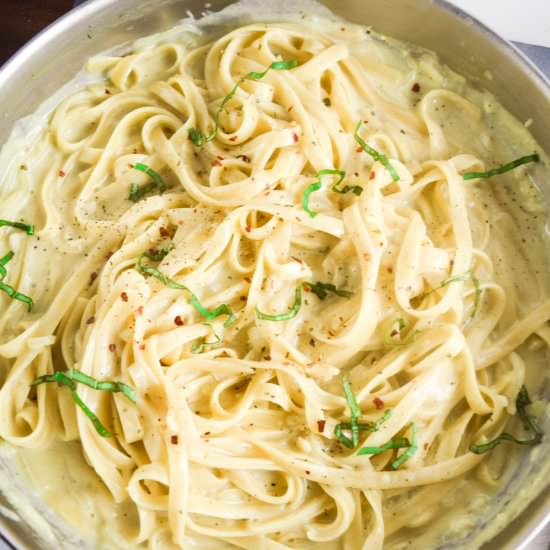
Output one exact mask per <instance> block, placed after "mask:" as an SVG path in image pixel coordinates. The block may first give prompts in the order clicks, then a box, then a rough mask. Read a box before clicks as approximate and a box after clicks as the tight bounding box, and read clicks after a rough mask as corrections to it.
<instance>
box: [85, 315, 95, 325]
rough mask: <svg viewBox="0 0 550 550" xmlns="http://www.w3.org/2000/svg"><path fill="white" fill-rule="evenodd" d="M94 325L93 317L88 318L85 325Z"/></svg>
mask: <svg viewBox="0 0 550 550" xmlns="http://www.w3.org/2000/svg"><path fill="white" fill-rule="evenodd" d="M94 323H95V317H89V318H88V320H87V321H86V324H87V325H93V324H94Z"/></svg>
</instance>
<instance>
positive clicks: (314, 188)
mask: <svg viewBox="0 0 550 550" xmlns="http://www.w3.org/2000/svg"><path fill="white" fill-rule="evenodd" d="M323 176H338V181H337V182H336V183H335V184H334V185H333V186H332V188H331V189H332V191H334V192H335V193H340V194H344V193H347V192H349V191H353V192H354V193H355V194H356V195H357V196H359V195H360V194H361V193H362V192H363V188H362V187H359V186H358V185H346V186H344V187H343V188H339V187H338V186H339V185H340V184H341V183H342V181H343V180H344V178H345V177H346V173H345V172H344V171H343V170H329V169H326V170H319V172H317V175H316V176H315V177H316V178H317V181H316V182H314V183H312V184H311V185H308V186H307V187H306V190H305V191H304V195H303V197H302V206H303V208H304V210H305V211H306V212H307V213H308V214H309V216H310V217H311V218H314V217H315V216H317V214H318V213H317V212H314V211H313V210H311V209H310V208H309V196H310V195H311V193H314V192H315V191H319V189H321V186H322V181H321V180H322V178H323Z"/></svg>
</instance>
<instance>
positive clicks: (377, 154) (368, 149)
mask: <svg viewBox="0 0 550 550" xmlns="http://www.w3.org/2000/svg"><path fill="white" fill-rule="evenodd" d="M362 124H363V123H362V122H361V121H359V122H358V123H357V126H356V127H355V132H354V134H353V137H354V138H355V141H356V142H357V143H358V144H359V145H360V146H361V148H362V149H363V151H365V153H367V154H368V155H370V156H371V157H372V158H373V159H374V160H375V161H378V162H380V164H382V166H384V168H385V169H386V170H387V171H388V172H389V173H390V176H391V177H392V179H393V181H399V180H400V179H401V178H400V177H399V174H398V173H397V170H396V169H395V167H394V166H393V164H392V163H391V162H390V161H389V160H388V157H387V156H386V155H384V153H380V152H379V151H377V150H376V149H373V148H372V147H371V146H370V145H369V144H368V143H367V142H366V141H365V140H364V139H363V138H362V137H361V136H360V135H359V130H360V129H361V125H362Z"/></svg>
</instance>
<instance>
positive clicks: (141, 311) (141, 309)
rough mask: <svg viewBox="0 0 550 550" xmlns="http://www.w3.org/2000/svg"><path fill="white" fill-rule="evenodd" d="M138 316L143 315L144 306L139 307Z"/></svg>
mask: <svg viewBox="0 0 550 550" xmlns="http://www.w3.org/2000/svg"><path fill="white" fill-rule="evenodd" d="M136 315H143V306H139V307H138V308H137V309H136Z"/></svg>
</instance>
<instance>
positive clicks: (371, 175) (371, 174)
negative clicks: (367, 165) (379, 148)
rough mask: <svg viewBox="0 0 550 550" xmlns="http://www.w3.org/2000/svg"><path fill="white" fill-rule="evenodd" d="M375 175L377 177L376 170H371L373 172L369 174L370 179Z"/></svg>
mask: <svg viewBox="0 0 550 550" xmlns="http://www.w3.org/2000/svg"><path fill="white" fill-rule="evenodd" d="M375 177H376V172H371V173H370V174H369V179H370V180H373V179H374V178H375Z"/></svg>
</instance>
